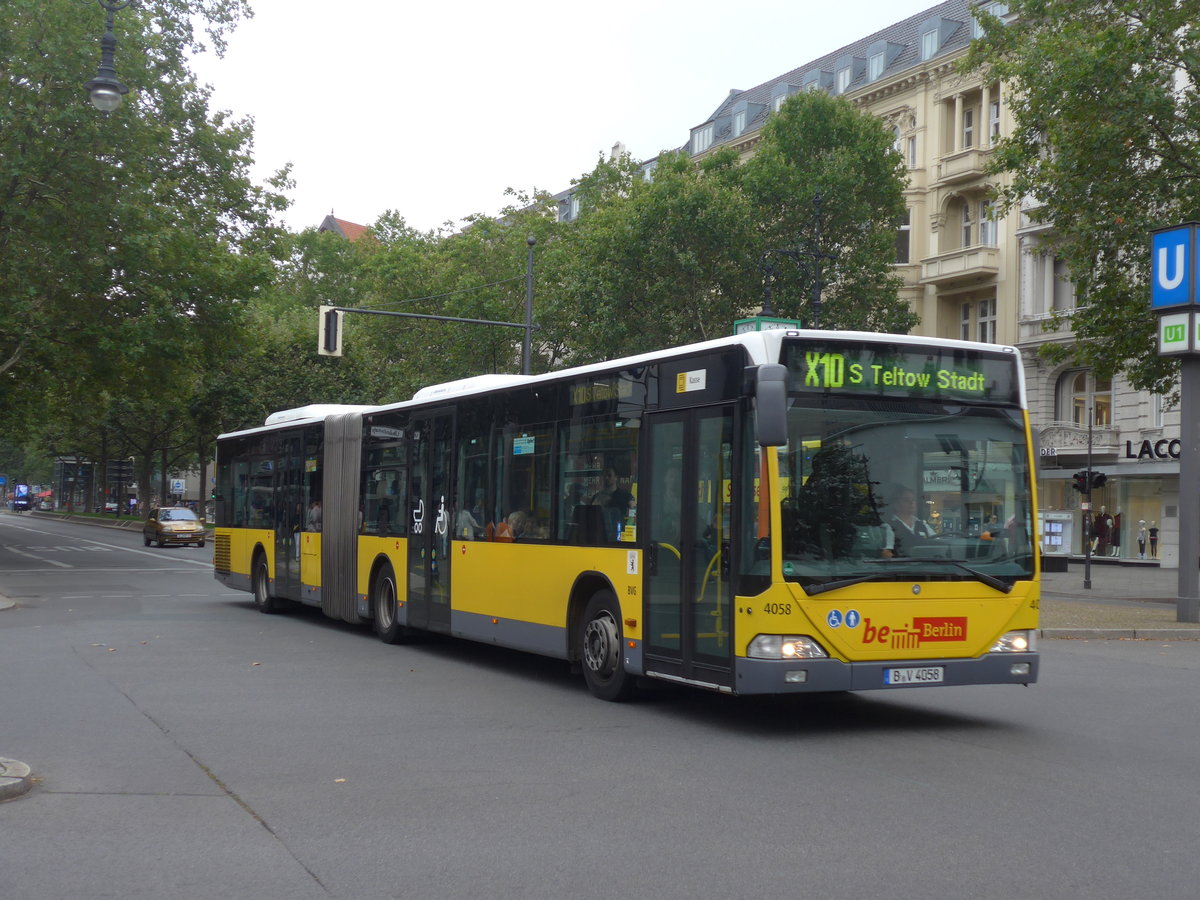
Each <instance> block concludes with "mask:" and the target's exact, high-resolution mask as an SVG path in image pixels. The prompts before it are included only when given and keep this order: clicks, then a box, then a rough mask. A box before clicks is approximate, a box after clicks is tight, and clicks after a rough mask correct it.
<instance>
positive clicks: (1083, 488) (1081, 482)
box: [1071, 471, 1089, 494]
mask: <svg viewBox="0 0 1200 900" xmlns="http://www.w3.org/2000/svg"><path fill="white" fill-rule="evenodd" d="M1088 474H1089V473H1088V472H1087V471H1081V472H1076V473H1075V474H1074V475H1072V476H1071V481H1072V482H1074V483H1073V484H1072V485H1071V487H1073V488H1075V490H1077V491H1079V493H1081V494H1086V493H1087V490H1088Z"/></svg>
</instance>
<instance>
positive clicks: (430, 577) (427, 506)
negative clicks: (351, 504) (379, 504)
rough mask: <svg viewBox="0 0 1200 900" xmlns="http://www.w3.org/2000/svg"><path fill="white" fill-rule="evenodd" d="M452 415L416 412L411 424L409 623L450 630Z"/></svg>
mask: <svg viewBox="0 0 1200 900" xmlns="http://www.w3.org/2000/svg"><path fill="white" fill-rule="evenodd" d="M453 421H454V420H453V416H452V414H450V413H441V414H435V415H429V416H418V417H415V418H414V419H413V420H412V426H411V428H410V429H409V431H410V434H411V441H412V444H411V448H410V454H409V459H410V460H411V465H410V466H409V491H408V498H409V499H408V534H409V538H408V624H409V625H410V626H412V627H414V628H427V629H430V630H432V631H449V630H450V540H451V538H452V534H451V529H450V513H451V510H450V506H449V504H450V498H451V494H450V473H451V472H452V471H453V465H452V460H451V457H450V451H451V447H452V446H453V445H452V439H453V434H452V432H453Z"/></svg>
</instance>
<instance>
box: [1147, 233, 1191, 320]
mask: <svg viewBox="0 0 1200 900" xmlns="http://www.w3.org/2000/svg"><path fill="white" fill-rule="evenodd" d="M1198 227H1200V226H1197V224H1196V223H1195V222H1185V223H1184V224H1182V225H1173V226H1171V227H1170V228H1161V229H1159V230H1158V231H1155V232H1153V233H1152V234H1151V237H1150V308H1151V309H1153V310H1154V311H1155V312H1158V311H1160V310H1166V309H1177V308H1179V307H1183V306H1195V305H1196V279H1197V276H1198V274H1200V272H1198V268H1197V265H1196V232H1197V228H1198Z"/></svg>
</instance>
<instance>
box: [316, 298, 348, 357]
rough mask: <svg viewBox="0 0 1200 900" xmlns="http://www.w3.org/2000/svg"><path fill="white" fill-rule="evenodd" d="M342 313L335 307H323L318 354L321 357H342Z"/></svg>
mask: <svg viewBox="0 0 1200 900" xmlns="http://www.w3.org/2000/svg"><path fill="white" fill-rule="evenodd" d="M342 315H343V313H342V311H341V310H340V309H337V308H336V307H333V306H322V307H321V311H320V316H321V318H320V320H319V323H318V325H319V331H320V334H319V335H318V336H317V352H318V353H319V354H321V356H341V355H342Z"/></svg>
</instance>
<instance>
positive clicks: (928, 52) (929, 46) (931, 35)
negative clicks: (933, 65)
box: [921, 28, 938, 59]
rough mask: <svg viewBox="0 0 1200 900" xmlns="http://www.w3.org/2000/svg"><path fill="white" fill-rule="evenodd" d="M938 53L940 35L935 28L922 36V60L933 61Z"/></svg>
mask: <svg viewBox="0 0 1200 900" xmlns="http://www.w3.org/2000/svg"><path fill="white" fill-rule="evenodd" d="M937 51H938V33H937V29H936V28H934V29H933V30H931V31H926V32H925V33H924V34H923V35H921V59H933V57H934V54H936V53H937Z"/></svg>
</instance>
